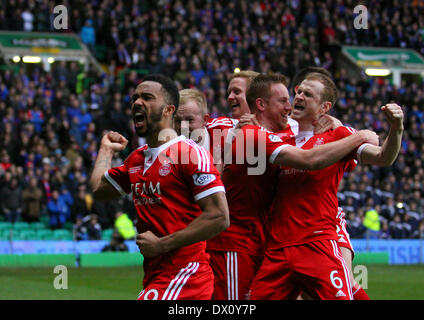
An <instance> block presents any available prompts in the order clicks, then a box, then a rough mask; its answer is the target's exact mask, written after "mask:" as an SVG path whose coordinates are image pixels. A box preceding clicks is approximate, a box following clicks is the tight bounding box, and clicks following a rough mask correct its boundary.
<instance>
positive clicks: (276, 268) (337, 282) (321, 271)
mask: <svg viewBox="0 0 424 320" xmlns="http://www.w3.org/2000/svg"><path fill="white" fill-rule="evenodd" d="M301 291H304V292H305V293H306V294H308V295H309V296H310V297H311V298H312V299H315V300H353V297H352V286H351V284H350V279H349V271H348V268H347V266H346V264H345V262H344V260H343V257H342V255H341V253H340V249H339V247H338V245H337V242H336V241H334V240H321V241H314V242H310V243H306V244H303V245H298V246H291V247H285V248H281V249H276V250H267V252H266V254H265V257H264V260H263V262H262V265H261V267H260V269H259V271H258V273H257V275H256V276H255V278H254V279H253V282H252V286H251V300H285V299H290V300H294V299H296V298H297V296H298V295H299V294H300V293H301Z"/></svg>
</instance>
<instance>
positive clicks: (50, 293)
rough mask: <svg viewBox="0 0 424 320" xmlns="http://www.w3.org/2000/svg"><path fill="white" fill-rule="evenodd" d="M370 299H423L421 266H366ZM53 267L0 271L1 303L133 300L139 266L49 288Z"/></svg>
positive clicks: (88, 272) (78, 272)
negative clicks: (58, 287)
mask: <svg viewBox="0 0 424 320" xmlns="http://www.w3.org/2000/svg"><path fill="white" fill-rule="evenodd" d="M367 271H368V289H367V290H366V292H367V293H368V295H369V296H370V298H371V299H372V300H424V265H384V266H383V265H369V266H367ZM57 276H58V274H55V273H54V272H53V268H0V299H1V300H29V299H31V300H135V299H137V295H138V293H139V292H140V290H141V284H142V277H143V272H142V269H141V268H140V267H120V268H91V267H90V268H89V267H87V268H68V289H55V288H54V286H53V283H54V280H55V277H57Z"/></svg>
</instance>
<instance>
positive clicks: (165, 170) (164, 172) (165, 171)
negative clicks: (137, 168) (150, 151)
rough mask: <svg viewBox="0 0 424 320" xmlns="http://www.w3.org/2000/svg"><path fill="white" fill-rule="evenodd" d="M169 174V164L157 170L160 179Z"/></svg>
mask: <svg viewBox="0 0 424 320" xmlns="http://www.w3.org/2000/svg"><path fill="white" fill-rule="evenodd" d="M170 172H171V165H170V164H169V163H165V164H163V165H162V166H161V167H160V168H159V174H160V175H161V176H162V177H164V176H167V175H168V174H169V173H170Z"/></svg>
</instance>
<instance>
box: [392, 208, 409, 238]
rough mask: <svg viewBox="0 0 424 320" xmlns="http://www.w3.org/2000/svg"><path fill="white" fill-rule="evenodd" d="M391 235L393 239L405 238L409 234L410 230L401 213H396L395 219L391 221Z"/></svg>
mask: <svg viewBox="0 0 424 320" xmlns="http://www.w3.org/2000/svg"><path fill="white" fill-rule="evenodd" d="M389 227H390V235H391V237H392V238H393V239H404V238H406V237H407V235H408V230H407V229H406V228H405V226H404V224H403V223H402V220H401V217H400V215H399V214H395V216H394V217H393V221H390V223H389Z"/></svg>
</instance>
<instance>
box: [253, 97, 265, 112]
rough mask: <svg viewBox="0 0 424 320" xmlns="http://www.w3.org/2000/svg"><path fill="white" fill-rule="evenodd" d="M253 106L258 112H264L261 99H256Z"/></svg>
mask: <svg viewBox="0 0 424 320" xmlns="http://www.w3.org/2000/svg"><path fill="white" fill-rule="evenodd" d="M255 105H256V108H257V109H258V110H259V111H264V110H265V104H264V99H262V98H257V99H256V101H255Z"/></svg>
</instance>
